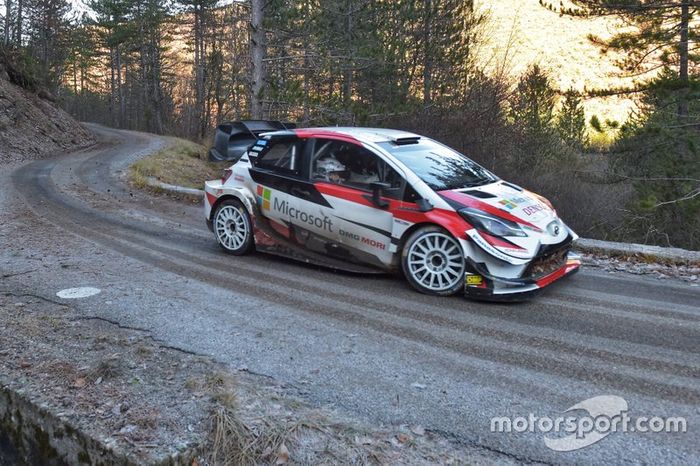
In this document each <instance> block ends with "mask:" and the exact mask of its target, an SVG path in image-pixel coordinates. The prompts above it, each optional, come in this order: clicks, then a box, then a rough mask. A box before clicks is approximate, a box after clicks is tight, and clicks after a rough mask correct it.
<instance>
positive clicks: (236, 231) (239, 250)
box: [213, 199, 255, 256]
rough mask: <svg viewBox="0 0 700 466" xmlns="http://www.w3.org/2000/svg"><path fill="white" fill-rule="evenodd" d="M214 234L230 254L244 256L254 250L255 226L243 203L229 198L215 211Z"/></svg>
mask: <svg viewBox="0 0 700 466" xmlns="http://www.w3.org/2000/svg"><path fill="white" fill-rule="evenodd" d="M213 224H214V234H215V235H216V240H217V241H218V242H219V246H221V248H222V249H223V250H224V251H226V252H227V253H229V254H233V255H236V256H242V255H243V254H247V253H249V252H250V251H252V250H253V247H254V246H255V243H254V240H253V228H252V223H251V221H250V215H248V212H247V211H246V209H245V207H244V206H243V204H241V203H240V202H239V201H238V200H235V199H227V200H225V201H223V202H222V203H221V204H219V206H218V207H217V208H216V212H215V213H214V222H213Z"/></svg>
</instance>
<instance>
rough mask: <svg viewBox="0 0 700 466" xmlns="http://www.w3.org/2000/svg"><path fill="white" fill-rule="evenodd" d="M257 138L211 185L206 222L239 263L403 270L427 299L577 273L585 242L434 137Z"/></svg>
mask: <svg viewBox="0 0 700 466" xmlns="http://www.w3.org/2000/svg"><path fill="white" fill-rule="evenodd" d="M234 125H235V124H234ZM226 128H228V130H230V129H231V126H227V127H226ZM244 128H245V127H244ZM242 131H245V130H242ZM249 135H253V138H252V139H251V142H252V145H250V146H248V145H246V146H245V147H246V149H244V150H240V151H239V152H240V153H238V154H233V158H235V159H236V161H235V163H233V165H232V166H231V167H230V168H229V169H227V170H225V171H224V175H223V177H222V179H220V180H212V181H207V182H206V184H205V192H206V194H205V197H204V208H205V212H204V213H205V216H206V219H207V223H208V225H209V227H210V229H211V230H212V231H213V232H214V234H215V236H216V240H217V241H218V243H219V244H220V245H221V247H222V248H223V249H224V251H226V252H229V253H231V254H235V255H242V254H246V253H249V252H251V251H253V250H254V249H257V250H260V251H265V252H270V253H274V254H279V255H283V256H287V257H292V258H295V259H300V260H303V261H306V262H312V263H316V264H321V265H325V266H329V267H335V268H339V269H343V270H349V271H359V272H371V271H373V272H377V271H380V272H386V271H396V270H399V269H401V270H402V271H403V274H404V276H405V277H406V279H407V280H408V282H409V283H410V284H411V286H413V287H414V288H415V289H416V290H418V291H420V292H423V293H427V294H435V295H451V294H455V293H457V292H460V291H462V292H464V293H465V294H466V295H467V296H471V297H475V298H480V299H505V300H509V299H510V300H520V299H523V298H524V297H528V296H530V295H532V294H534V293H536V292H537V291H538V290H540V289H542V288H543V287H545V286H547V285H549V284H550V283H552V282H554V281H556V280H558V279H560V278H562V277H564V276H566V275H569V274H571V273H573V272H575V271H576V270H578V268H579V267H580V264H581V262H580V260H579V258H578V257H577V256H576V255H574V254H573V253H572V252H571V251H570V249H571V244H572V242H573V241H574V240H575V239H576V238H577V236H576V234H575V233H574V232H573V231H572V230H571V229H570V228H568V227H567V226H566V225H565V224H564V222H563V221H562V220H561V219H560V218H559V217H558V216H557V213H556V211H555V210H554V208H553V207H552V205H551V204H550V203H549V201H547V200H546V199H545V198H543V197H542V196H539V195H537V194H535V193H532V192H529V191H526V190H525V189H523V188H521V187H519V186H516V185H514V184H511V183H508V182H506V181H503V180H501V179H499V178H498V177H497V176H495V175H494V174H493V173H491V172H489V171H488V170H486V169H485V168H483V167H481V166H479V165H478V164H476V163H475V162H473V161H472V160H470V159H469V158H467V157H465V156H464V155H462V154H460V153H458V152H456V151H454V150H452V149H450V148H449V147H447V146H444V145H442V144H440V143H438V142H436V141H434V140H432V139H429V138H426V137H422V136H419V135H417V134H411V133H406V132H402V131H397V130H389V129H372V128H308V129H294V130H284V129H283V130H277V131H272V132H260V133H252V132H251V133H249ZM229 136H230V139H231V141H234V140H236V138H237V137H238V136H240V134H237V133H236V131H235V130H233V131H229V132H227V133H225V134H224V140H226V138H227V137H229ZM217 137H219V136H217ZM237 144H238V147H241V143H240V138H238V142H237ZM212 150H213V151H214V150H215V149H212ZM222 150H223V151H224V152H225V147H224V149H222ZM229 155H231V154H230V153H229Z"/></svg>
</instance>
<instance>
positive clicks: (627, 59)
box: [540, 0, 700, 120]
mask: <svg viewBox="0 0 700 466" xmlns="http://www.w3.org/2000/svg"><path fill="white" fill-rule="evenodd" d="M570 3H571V4H573V7H565V6H563V4H561V6H559V7H553V6H552V5H551V4H550V3H549V2H548V1H547V0H540V4H542V5H544V6H545V7H547V8H549V9H552V10H554V11H558V12H560V13H561V14H565V15H572V16H581V17H591V16H593V17H595V16H611V15H615V16H617V17H619V18H620V19H621V20H622V21H623V23H624V24H625V25H626V26H629V27H626V28H624V29H622V30H621V31H620V32H617V33H615V34H614V35H613V36H612V37H610V38H607V39H603V38H600V37H596V36H589V39H590V40H591V41H592V42H594V43H595V44H598V45H599V46H600V47H601V48H602V49H604V50H611V51H616V52H620V53H621V54H623V57H624V58H623V59H622V60H620V62H619V65H620V67H621V68H622V69H623V70H624V71H625V72H627V73H629V74H630V75H632V76H637V77H643V78H644V77H646V81H644V82H642V83H641V84H640V85H639V86H637V88H635V89H626V90H625V89H610V90H607V91H603V93H606V92H607V93H622V92H625V91H639V90H645V89H649V88H650V87H651V86H653V85H654V83H655V82H656V81H655V80H654V79H653V78H654V77H655V74H656V73H658V72H659V71H663V70H664V69H673V70H675V73H674V74H675V76H674V78H673V79H672V80H666V81H665V85H667V86H668V85H672V86H673V87H674V88H675V91H676V100H677V116H678V119H680V120H686V119H687V118H688V103H689V100H690V95H689V93H690V89H691V84H692V83H691V76H690V69H691V68H692V67H691V65H694V64H696V63H697V61H698V56H697V55H696V54H694V53H692V51H693V48H691V47H690V45H689V44H690V43H691V42H697V39H698V34H697V32H696V31H695V30H694V29H693V27H692V26H693V22H692V18H693V17H694V16H695V14H696V13H697V12H698V8H699V7H700V2H697V1H694V0H570Z"/></svg>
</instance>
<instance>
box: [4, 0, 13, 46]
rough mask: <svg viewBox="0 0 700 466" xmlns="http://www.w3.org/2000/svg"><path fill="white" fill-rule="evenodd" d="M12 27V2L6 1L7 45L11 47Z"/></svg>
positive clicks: (5, 40)
mask: <svg viewBox="0 0 700 466" xmlns="http://www.w3.org/2000/svg"><path fill="white" fill-rule="evenodd" d="M11 26H12V0H5V37H4V39H3V40H4V42H5V45H10V41H11V40H12V38H11V37H10V28H11Z"/></svg>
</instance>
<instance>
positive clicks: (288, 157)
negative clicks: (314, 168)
mask: <svg viewBox="0 0 700 466" xmlns="http://www.w3.org/2000/svg"><path fill="white" fill-rule="evenodd" d="M302 149H303V143H302V142H301V141H289V142H278V143H275V144H273V145H272V146H271V147H270V148H269V149H267V150H266V151H263V152H262V153H261V154H260V155H259V156H258V160H257V162H256V166H257V167H260V168H266V169H269V170H275V171H280V172H284V173H298V172H299V167H300V165H301V153H302Z"/></svg>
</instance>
